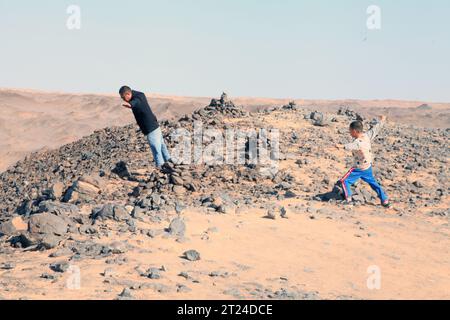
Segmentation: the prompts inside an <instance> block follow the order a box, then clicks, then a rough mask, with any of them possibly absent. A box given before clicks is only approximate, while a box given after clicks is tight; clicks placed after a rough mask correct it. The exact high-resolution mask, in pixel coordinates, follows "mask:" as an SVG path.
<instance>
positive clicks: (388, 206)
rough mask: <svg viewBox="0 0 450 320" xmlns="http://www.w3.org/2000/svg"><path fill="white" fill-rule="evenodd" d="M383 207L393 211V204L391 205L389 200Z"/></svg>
mask: <svg viewBox="0 0 450 320" xmlns="http://www.w3.org/2000/svg"><path fill="white" fill-rule="evenodd" d="M381 205H382V206H383V207H384V208H386V209H391V208H392V204H391V202H390V201H389V200H388V201H385V202H383V203H382V204H381Z"/></svg>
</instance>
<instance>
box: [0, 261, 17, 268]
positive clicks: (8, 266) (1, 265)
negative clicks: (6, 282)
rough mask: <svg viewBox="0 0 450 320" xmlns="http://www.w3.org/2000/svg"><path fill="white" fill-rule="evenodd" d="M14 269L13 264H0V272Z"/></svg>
mask: <svg viewBox="0 0 450 320" xmlns="http://www.w3.org/2000/svg"><path fill="white" fill-rule="evenodd" d="M15 267H16V265H15V264H14V263H13V262H4V263H2V264H0V269H2V270H12V269H14V268H15Z"/></svg>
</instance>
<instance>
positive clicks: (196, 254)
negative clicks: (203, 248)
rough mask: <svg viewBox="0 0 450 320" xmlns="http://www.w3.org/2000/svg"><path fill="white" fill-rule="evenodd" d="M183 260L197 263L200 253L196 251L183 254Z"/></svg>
mask: <svg viewBox="0 0 450 320" xmlns="http://www.w3.org/2000/svg"><path fill="white" fill-rule="evenodd" d="M184 258H185V259H187V260H189V261H198V260H200V253H199V252H198V251H196V250H189V251H186V252H185V253H184Z"/></svg>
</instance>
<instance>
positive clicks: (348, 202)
mask: <svg viewBox="0 0 450 320" xmlns="http://www.w3.org/2000/svg"><path fill="white" fill-rule="evenodd" d="M342 204H344V205H345V206H353V205H355V201H353V199H351V198H350V199H345V200H343V201H342Z"/></svg>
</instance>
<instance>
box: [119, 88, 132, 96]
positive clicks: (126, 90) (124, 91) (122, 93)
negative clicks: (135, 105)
mask: <svg viewBox="0 0 450 320" xmlns="http://www.w3.org/2000/svg"><path fill="white" fill-rule="evenodd" d="M127 92H131V88H130V87H129V86H123V87H122V88H120V90H119V94H120V96H123V95H124V94H125V93H127Z"/></svg>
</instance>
